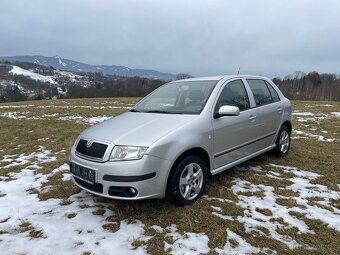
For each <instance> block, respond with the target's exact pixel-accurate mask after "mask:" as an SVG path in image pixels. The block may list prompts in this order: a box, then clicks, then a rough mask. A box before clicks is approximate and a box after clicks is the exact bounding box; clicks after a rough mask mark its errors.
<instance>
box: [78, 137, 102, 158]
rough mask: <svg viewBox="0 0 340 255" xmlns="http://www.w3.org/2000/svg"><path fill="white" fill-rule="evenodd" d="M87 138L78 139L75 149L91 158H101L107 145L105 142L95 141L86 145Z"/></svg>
mask: <svg viewBox="0 0 340 255" xmlns="http://www.w3.org/2000/svg"><path fill="white" fill-rule="evenodd" d="M87 142H88V141H87V140H85V139H80V140H79V142H78V144H77V147H76V151H77V152H79V153H81V154H83V155H85V156H89V157H93V158H103V157H104V155H105V151H106V149H107V147H108V145H107V144H102V143H97V142H93V143H92V144H91V146H90V147H88V148H87V147H86V144H87Z"/></svg>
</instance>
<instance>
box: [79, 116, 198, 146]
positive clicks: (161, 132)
mask: <svg viewBox="0 0 340 255" xmlns="http://www.w3.org/2000/svg"><path fill="white" fill-rule="evenodd" d="M197 117H198V115H187V114H185V115H184V114H158V113H142V112H126V113H123V114H121V115H119V116H117V117H114V118H112V119H110V120H107V121H104V122H102V123H100V124H97V125H95V126H93V127H91V128H89V129H87V130H85V131H84V132H83V133H82V136H86V137H90V138H93V139H96V138H98V139H102V140H106V141H109V142H113V143H114V144H117V145H136V146H150V145H151V144H153V143H154V142H156V141H157V140H159V139H160V138H162V137H164V136H166V135H167V134H168V133H170V132H171V131H173V130H175V129H178V128H180V127H181V126H184V125H186V124H187V123H189V122H191V121H193V120H194V119H195V118H197Z"/></svg>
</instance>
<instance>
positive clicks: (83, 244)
mask: <svg viewBox="0 0 340 255" xmlns="http://www.w3.org/2000/svg"><path fill="white" fill-rule="evenodd" d="M36 155H38V156H37V157H36V158H35V161H34V162H32V165H30V166H28V167H26V168H24V169H22V170H21V172H19V173H12V174H11V177H12V178H13V180H9V181H1V185H0V193H1V194H4V196H1V197H0V230H1V231H3V232H4V231H5V232H7V233H5V234H1V235H0V253H1V254H4V255H5V254H55V253H56V251H60V250H61V249H62V250H63V254H82V253H83V252H86V251H94V250H95V251H96V252H98V254H106V253H107V252H108V251H113V250H114V251H115V252H117V254H145V248H144V247H139V248H136V249H133V247H132V245H131V243H132V242H133V241H134V240H136V239H141V240H146V239H147V237H146V236H144V235H143V233H144V228H143V227H144V225H143V224H142V222H140V221H135V222H132V223H130V222H128V221H121V222H120V223H118V224H119V227H120V228H119V230H118V231H117V232H115V233H111V232H108V231H105V230H103V229H102V227H101V226H102V225H103V224H104V223H106V221H105V219H106V217H107V216H109V215H110V213H109V212H106V213H105V214H104V215H102V216H99V215H93V214H92V211H93V210H94V209H99V208H96V206H98V203H95V201H94V198H93V196H91V195H89V194H88V193H86V192H81V193H79V194H76V195H74V196H72V197H70V201H71V202H72V203H71V204H70V205H66V206H60V202H61V200H60V199H49V200H46V201H40V200H39V198H38V197H37V195H36V194H29V193H28V191H27V190H29V189H32V188H35V189H38V190H41V186H42V184H43V183H44V182H46V181H47V178H48V177H49V176H52V175H54V174H56V173H57V172H60V171H62V172H63V171H68V166H67V165H66V164H65V165H62V166H61V167H59V168H57V169H55V170H53V171H52V172H51V173H50V174H48V175H43V174H35V170H37V169H40V168H42V167H43V166H42V165H41V163H43V162H46V159H49V160H52V159H53V156H52V155H50V153H49V152H48V151H44V150H43V149H42V150H41V151H39V152H37V153H36ZM81 204H87V205H89V206H94V207H89V208H80V207H79V206H80V205H81ZM95 204H96V205H95ZM70 213H76V216H75V217H74V218H72V219H69V218H68V217H67V216H68V215H69V214H70ZM22 223H29V224H31V226H32V227H33V228H34V230H35V231H40V234H41V238H34V239H32V238H31V237H30V236H29V231H28V232H23V233H22V232H21V231H20V225H21V224H22Z"/></svg>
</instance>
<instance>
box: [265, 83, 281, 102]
mask: <svg viewBox="0 0 340 255" xmlns="http://www.w3.org/2000/svg"><path fill="white" fill-rule="evenodd" d="M266 84H267V87H268V89H269V91H270V94H271V95H272V98H273V101H274V102H277V101H280V97H279V94H277V92H276V90H275V89H274V88H273V87H272V85H270V84H269V83H268V82H266Z"/></svg>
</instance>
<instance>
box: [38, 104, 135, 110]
mask: <svg viewBox="0 0 340 255" xmlns="http://www.w3.org/2000/svg"><path fill="white" fill-rule="evenodd" d="M37 108H60V109H77V108H82V109H93V110H103V109H131V107H129V106H109V105H108V106H91V105H47V106H38V107H37Z"/></svg>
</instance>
